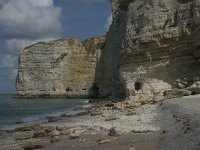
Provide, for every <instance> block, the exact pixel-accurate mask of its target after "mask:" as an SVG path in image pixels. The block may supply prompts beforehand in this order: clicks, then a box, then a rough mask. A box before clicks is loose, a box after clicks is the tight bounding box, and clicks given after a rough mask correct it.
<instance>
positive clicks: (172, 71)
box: [17, 0, 200, 102]
mask: <svg viewBox="0 0 200 150" xmlns="http://www.w3.org/2000/svg"><path fill="white" fill-rule="evenodd" d="M112 10H113V22H112V25H111V26H110V29H109V31H108V32H107V34H106V37H105V38H103V37H97V38H94V39H90V40H86V41H84V42H80V41H79V40H73V39H68V40H58V41H54V42H49V43H38V44H35V45H33V46H30V47H27V48H25V49H24V50H23V51H22V53H21V58H20V68H19V75H18V79H17V95H19V96H27V95H34V96H41V95H47V96H49V95H50V96H58V95H61V96H69V97H88V96H94V97H99V98H100V97H110V98H126V99H131V100H134V101H136V102H141V101H145V102H146V101H147V102H148V101H154V100H162V99H163V98H164V91H167V90H170V89H172V88H180V87H184V88H187V87H189V86H190V85H192V84H193V83H194V81H198V80H197V78H198V79H199V76H200V63H199V61H200V41H199V39H200V0H112ZM177 79H179V80H178V81H180V82H178V83H177ZM186 82H187V84H186Z"/></svg>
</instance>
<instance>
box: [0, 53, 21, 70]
mask: <svg viewBox="0 0 200 150" xmlns="http://www.w3.org/2000/svg"><path fill="white" fill-rule="evenodd" d="M0 60H1V61H0V68H16V67H17V60H18V56H15V55H11V54H4V55H1V56H0Z"/></svg>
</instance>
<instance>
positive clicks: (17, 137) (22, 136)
mask: <svg viewBox="0 0 200 150" xmlns="http://www.w3.org/2000/svg"><path fill="white" fill-rule="evenodd" d="M14 138H15V140H27V139H31V138H33V134H31V133H26V134H25V133H23V134H22V133H21V134H20V133H17V134H15V136H14Z"/></svg>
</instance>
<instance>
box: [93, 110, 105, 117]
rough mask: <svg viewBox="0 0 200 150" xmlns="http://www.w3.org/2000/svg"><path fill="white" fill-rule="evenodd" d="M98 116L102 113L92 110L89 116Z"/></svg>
mask: <svg viewBox="0 0 200 150" xmlns="http://www.w3.org/2000/svg"><path fill="white" fill-rule="evenodd" d="M100 115H102V111H101V110H99V109H94V110H92V112H91V116H100Z"/></svg>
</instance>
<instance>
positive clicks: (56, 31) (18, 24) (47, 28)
mask: <svg viewBox="0 0 200 150" xmlns="http://www.w3.org/2000/svg"><path fill="white" fill-rule="evenodd" d="M1 5H2V6H1V9H0V26H1V28H2V29H3V30H1V31H0V32H1V35H3V36H4V37H6V38H9V39H10V38H22V39H23V38H25V39H27V38H29V39H30V38H34V39H36V38H38V37H39V38H44V37H58V36H59V35H60V33H61V31H62V24H61V21H60V17H61V9H60V8H59V7H55V6H54V5H53V0H7V1H3V3H2V4H1Z"/></svg>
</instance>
